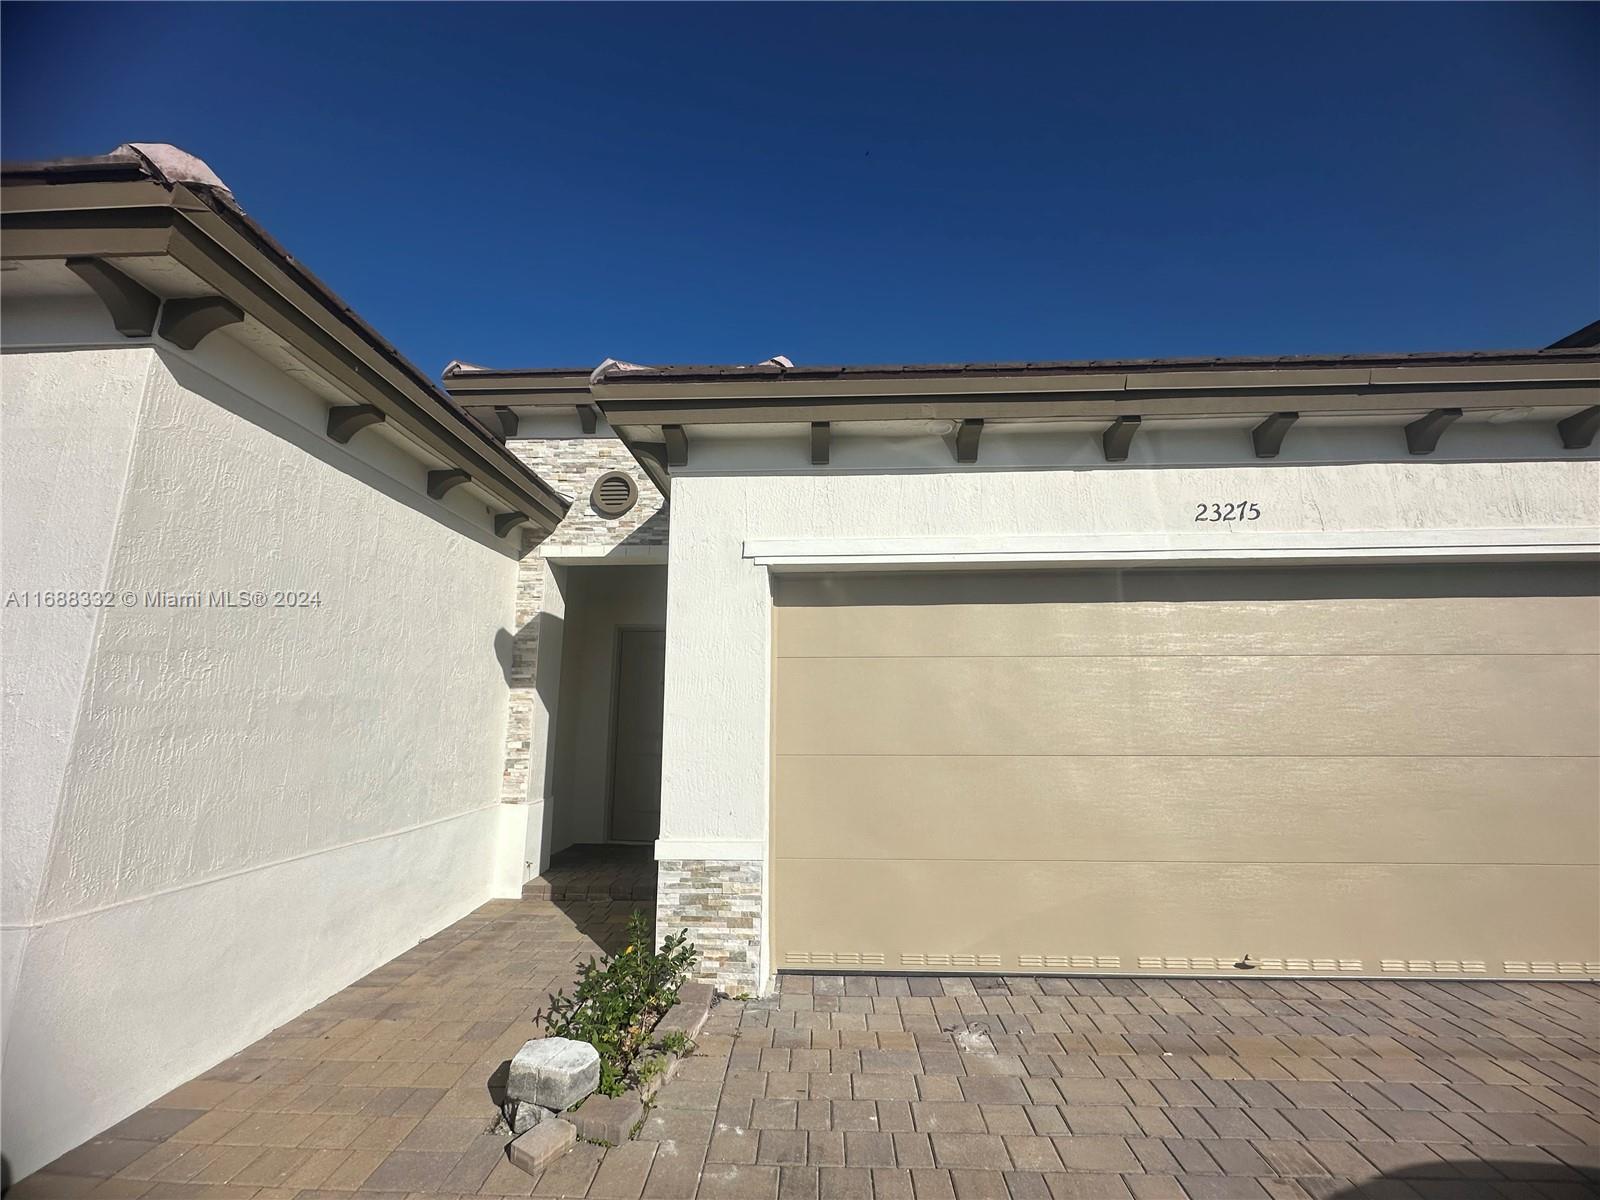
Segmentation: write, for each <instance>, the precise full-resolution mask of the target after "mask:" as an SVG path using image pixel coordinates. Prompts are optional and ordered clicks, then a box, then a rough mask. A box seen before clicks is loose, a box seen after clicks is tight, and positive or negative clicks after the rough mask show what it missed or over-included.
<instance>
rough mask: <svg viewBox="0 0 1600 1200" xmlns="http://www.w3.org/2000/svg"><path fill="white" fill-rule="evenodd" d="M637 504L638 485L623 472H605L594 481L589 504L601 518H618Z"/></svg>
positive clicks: (631, 477)
mask: <svg viewBox="0 0 1600 1200" xmlns="http://www.w3.org/2000/svg"><path fill="white" fill-rule="evenodd" d="M638 502H639V485H638V484H636V483H634V481H633V476H631V475H629V474H627V472H625V471H607V472H606V473H605V474H604V475H602V476H600V478H599V479H596V480H595V481H594V491H592V492H590V493H589V503H590V504H593V505H594V507H595V511H596V512H598V513H600V514H601V515H602V516H607V517H620V516H621V515H622V514H623V513H625V512H627V511H628V510H629V509H630V508H632V507H633V506H634V505H635V504H637V503H638Z"/></svg>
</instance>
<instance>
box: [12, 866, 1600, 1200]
mask: <svg viewBox="0 0 1600 1200" xmlns="http://www.w3.org/2000/svg"><path fill="white" fill-rule="evenodd" d="M594 886H595V887H596V888H597V889H598V892H599V894H600V895H604V894H606V889H607V887H608V886H609V887H610V888H611V889H612V890H616V888H617V885H616V883H615V881H611V882H610V883H608V882H607V880H605V879H602V880H600V881H599V882H598V883H597V884H595V885H594ZM541 890H542V889H541ZM626 892H627V889H626V888H623V889H622V893H623V894H626ZM557 893H558V895H560V889H557ZM574 896H581V893H579V892H575V891H569V892H568V893H567V894H566V895H565V898H559V899H557V900H554V901H552V900H545V899H524V900H522V901H520V902H518V901H497V902H494V903H492V904H489V905H486V906H484V907H483V908H482V909H480V910H479V911H478V912H476V913H474V914H473V915H472V916H471V917H468V918H467V919H466V920H464V921H461V922H458V923H457V924H456V925H454V926H452V927H451V928H450V929H448V930H445V931H444V932H443V933H441V934H439V935H438V936H437V937H435V938H432V939H429V941H427V942H425V943H423V944H422V945H420V946H418V947H417V948H416V949H415V950H413V951H411V952H409V953H407V954H405V955H402V956H401V957H400V958H398V959H396V960H395V961H394V962H392V963H390V964H389V965H388V966H386V967H384V968H382V969H381V970H379V971H378V972H376V973H374V974H373V975H372V976H369V977H368V978H366V979H364V980H361V981H360V982H358V983H357V984H355V985H354V986H352V987H350V988H347V989H346V990H345V991H343V992H341V993H339V994H338V995H337V996H334V997H332V998H331V999H330V1000H328V1001H327V1002H325V1003H323V1004H321V1005H318V1006H317V1007H316V1008H315V1009H313V1010H311V1011H310V1012H308V1013H306V1014H305V1015H304V1016H302V1017H300V1018H298V1019H296V1020H295V1021H292V1022H290V1023H289V1024H288V1025H286V1026H284V1027H283V1028H282V1029H279V1030H277V1031H276V1032H274V1033H273V1034H272V1035H270V1036H269V1037H267V1038H264V1039H262V1041H260V1042H258V1043H256V1044H255V1045H254V1046H251V1047H250V1048H248V1049H247V1050H245V1051H243V1052H242V1053H241V1054H239V1055H238V1056H236V1057H235V1058H233V1059H230V1060H228V1061H227V1062H225V1063H222V1064H220V1065H219V1066H218V1067H216V1068H215V1069H213V1070H211V1071H208V1072H206V1073H205V1074H204V1075H203V1076H201V1077H200V1078H199V1079H197V1080H194V1081H192V1082H190V1083H187V1084H185V1085H183V1086H182V1087H180V1088H178V1089H177V1090H176V1091H175V1092H173V1093H172V1094H171V1095H169V1096H167V1097H165V1098H163V1099H162V1100H160V1101H158V1102H157V1103H156V1104H154V1105H152V1106H151V1107H149V1108H147V1109H145V1110H143V1111H142V1112H140V1113H137V1114H135V1115H134V1116H133V1117H131V1118H129V1120H128V1121H126V1122H124V1123H123V1124H122V1125H120V1126H118V1127H117V1128H116V1129H113V1130H111V1131H110V1132H109V1133H108V1134H107V1135H106V1136H104V1137H101V1138H97V1139H95V1140H94V1141H93V1142H90V1143H88V1144H87V1145H85V1146H83V1147H80V1148H79V1149H78V1150H75V1151H73V1152H72V1153H70V1154H68V1155H66V1156H65V1157H64V1158H62V1159H60V1160H58V1162H57V1163H55V1164H52V1166H51V1167H49V1168H47V1169H46V1170H45V1171H44V1172H41V1173H39V1174H36V1175H34V1176H33V1177H31V1178H30V1179H28V1180H24V1181H23V1182H22V1184H21V1185H20V1186H19V1187H18V1188H17V1189H16V1190H15V1192H14V1193H13V1195H15V1196H16V1197H17V1198H18V1200H23V1197H26V1196H78V1195H95V1196H129V1197H132V1196H148V1197H181V1196H201V1195H204V1196H220V1197H257V1198H258V1200H265V1198H267V1197H296V1196H298V1197H301V1198H303V1200H310V1198H312V1197H322V1196H329V1197H341V1198H343V1200H350V1198H351V1197H352V1196H353V1195H361V1196H368V1197H370V1196H374V1195H386V1196H393V1197H402V1196H407V1195H428V1196H436V1195H441V1194H444V1195H455V1194H459V1195H468V1194H488V1195H530V1194H532V1195H539V1196H550V1197H559V1196H570V1197H579V1196H587V1197H595V1198H597V1200H599V1198H602V1197H604V1198H610V1200H632V1198H634V1197H638V1196H641V1195H643V1196H650V1197H662V1198H664V1200H669V1198H672V1197H681V1198H684V1200H688V1198H689V1197H694V1196H699V1197H707V1198H712V1197H729V1198H732V1200H773V1198H774V1197H779V1196H781V1197H798V1198H810V1200H821V1198H825V1197H840V1198H844V1197H861V1198H863V1200H871V1198H874V1197H875V1198H876V1200H890V1198H901V1197H904V1198H907V1200H911V1198H915V1200H930V1198H932V1197H944V1198H947V1200H950V1198H956V1197H959V1198H961V1200H967V1198H970V1197H997V1198H1004V1200H1032V1198H1037V1200H1063V1198H1065V1197H1091V1198H1102V1197H1103V1198H1106V1200H1118V1198H1124V1200H1125V1198H1127V1197H1130V1196H1133V1197H1173V1198H1176V1200H1181V1198H1183V1197H1191V1198H1193V1200H1200V1198H1202V1197H1222V1198H1224V1200H1233V1198H1236V1197H1237V1198H1239V1200H1246V1198H1250V1197H1263V1196H1273V1197H1301V1196H1319V1197H1320V1196H1336V1195H1337V1196H1350V1197H1358V1196H1359V1197H1367V1196H1370V1197H1415V1196H1427V1197H1452V1198H1453V1197H1464V1198H1471V1197H1475V1196H1486V1197H1504V1196H1514V1197H1523V1198H1534V1197H1539V1198H1550V1197H1566V1196H1578V1195H1591V1194H1593V1192H1592V1182H1591V1181H1593V1180H1595V1179H1600V1151H1597V1150H1596V1146H1597V1144H1600V1123H1597V1115H1600V1097H1597V1091H1600V1087H1597V1053H1596V1039H1597V1035H1600V989H1596V988H1595V987H1592V986H1589V985H1581V984H1536V983H1521V984H1511V985H1505V984H1482V983H1465V982H1463V983H1448V984H1435V983H1403V982H1381V983H1359V982H1350V981H1326V982H1310V983H1295V982H1288V981H1274V980H1264V979H1246V980H1240V981H1237V982H1235V981H1225V982H1202V981H1197V980H1156V979H1139V980H1128V979H1104V980H1090V979H1077V980H1055V979H1038V980H1035V979H933V978H911V979H907V978H886V977H880V978H863V977H838V976H834V977H828V976H815V977H787V976H786V977H784V979H783V981H782V990H781V993H780V994H779V995H777V996H775V997H773V998H771V999H764V1000H758V1001H751V1002H747V1003H739V1002H736V1001H724V1002H723V1003H721V1004H719V1005H718V1006H717V1008H716V1009H715V1010H714V1011H713V1017H712V1022H711V1024H710V1026H709V1027H708V1032H707V1034H706V1036H705V1037H704V1038H703V1039H702V1045H701V1053H699V1054H698V1055H696V1056H695V1057H693V1058H691V1059H689V1060H688V1061H687V1062H686V1063H685V1064H684V1066H683V1070H682V1071H681V1073H680V1074H679V1075H678V1076H677V1077H676V1078H675V1079H674V1080H673V1082H672V1083H671V1084H670V1085H669V1086H668V1087H667V1088H666V1089H665V1090H664V1092H663V1093H662V1095H661V1097H660V1102H659V1104H658V1106H657V1107H656V1109H655V1110H654V1112H653V1113H652V1115H651V1116H650V1119H649V1120H648V1122H647V1124H646V1126H645V1128H644V1130H643V1131H642V1134H641V1137H640V1140H638V1141H636V1142H632V1143H629V1144H628V1145H625V1146H621V1147H617V1148H614V1149H610V1150H605V1149H602V1148H601V1147H598V1146H590V1145H580V1146H578V1147H577V1148H576V1149H575V1150H574V1151H573V1152H572V1153H571V1154H569V1155H568V1156H567V1157H566V1158H564V1159H562V1160H560V1161H559V1162H557V1163H556V1164H555V1165H553V1166H551V1167H550V1168H549V1169H548V1170H546V1171H545V1172H544V1174H543V1175H542V1176H540V1177H539V1178H537V1179H535V1178H532V1177H530V1176H527V1175H524V1174H522V1173H521V1172H520V1171H517V1170H516V1169H515V1168H513V1167H511V1166H510V1165H509V1163H506V1162H505V1161H504V1159H503V1146H504V1141H505V1139H504V1138H503V1137H502V1136H500V1135H497V1134H494V1133H491V1132H489V1131H488V1130H489V1127H490V1125H491V1123H492V1121H493V1117H494V1108H493V1100H492V1098H491V1096H490V1093H489V1090H488V1088H487V1086H486V1083H487V1080H488V1079H489V1077H490V1075H491V1074H492V1072H493V1070H494V1068H495V1067H496V1066H498V1065H499V1064H500V1063H501V1062H503V1061H504V1060H505V1059H506V1058H507V1057H508V1056H509V1055H510V1054H511V1053H512V1052H513V1051H514V1050H515V1049H516V1047H517V1046H519V1045H520V1044H521V1042H522V1041H523V1040H524V1039H525V1038H526V1037H528V1036H531V1035H532V1033H533V1028H532V1026H531V1025H530V1023H529V1021H530V1018H531V1016H532V1014H533V1013H534V1011H535V1010H536V1009H537V1008H538V1007H539V1006H540V1005H541V1004H542V1003H543V1000H544V998H545V995H546V993H547V992H548V991H549V990H550V989H551V988H553V987H556V986H562V985H564V984H565V983H566V982H567V981H568V980H569V979H570V977H571V975H572V972H573V966H574V964H575V963H576V962H577V961H579V960H580V959H581V958H583V957H585V956H587V955H588V954H589V953H591V952H592V951H593V950H594V949H595V947H596V944H597V943H600V942H605V941H607V940H608V939H611V938H614V937H615V935H616V934H617V933H618V932H619V931H620V930H621V927H622V925H623V923H624V921H625V920H626V917H627V913H628V912H629V911H630V910H631V908H632V907H634V904H633V903H632V902H629V901H626V900H622V901H610V900H606V899H599V898H595V899H584V898H576V899H575V898H574ZM640 906H641V907H644V905H640ZM1586 1173H1587V1178H1586Z"/></svg>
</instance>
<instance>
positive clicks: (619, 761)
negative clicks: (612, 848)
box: [610, 628, 667, 842]
mask: <svg viewBox="0 0 1600 1200" xmlns="http://www.w3.org/2000/svg"><path fill="white" fill-rule="evenodd" d="M666 658H667V632H666V630H665V629H636V628H623V629H618V630H617V672H616V682H615V684H614V685H613V687H612V691H611V826H610V840H611V841H613V842H654V841H655V840H656V834H657V833H659V832H660V829H661V697H662V688H663V685H664V684H665V682H666Z"/></svg>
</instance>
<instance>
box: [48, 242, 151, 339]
mask: <svg viewBox="0 0 1600 1200" xmlns="http://www.w3.org/2000/svg"><path fill="white" fill-rule="evenodd" d="M67 270H69V271H71V272H72V273H73V274H74V275H76V276H77V277H78V278H79V279H81V280H83V281H84V282H85V283H87V284H88V285H89V286H90V287H91V288H93V289H94V294H95V295H96V296H99V297H100V303H101V304H104V305H105V306H106V311H107V312H108V313H110V314H111V323H112V324H113V325H115V326H116V327H117V332H118V333H120V334H122V336H123V337H149V336H150V335H151V334H152V333H154V332H155V328H156V313H157V312H158V311H159V310H160V308H161V297H160V296H157V295H156V294H155V293H154V292H152V291H151V290H150V289H149V288H147V287H145V286H144V285H143V284H140V283H135V282H134V281H133V280H132V279H130V278H128V276H126V275H124V274H123V273H122V272H121V271H119V270H117V269H116V268H115V267H113V266H112V265H111V264H110V263H108V262H106V261H105V259H103V258H69V259H67Z"/></svg>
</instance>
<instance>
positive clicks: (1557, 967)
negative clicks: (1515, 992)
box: [1505, 961, 1600, 975]
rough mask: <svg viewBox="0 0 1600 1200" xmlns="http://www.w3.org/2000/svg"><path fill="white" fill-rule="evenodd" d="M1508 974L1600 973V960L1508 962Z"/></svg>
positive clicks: (1506, 967) (1506, 969)
mask: <svg viewBox="0 0 1600 1200" xmlns="http://www.w3.org/2000/svg"><path fill="white" fill-rule="evenodd" d="M1505 971H1506V974H1507V975H1600V962H1570V961H1569V962H1544V961H1540V962H1508V963H1506V964H1505Z"/></svg>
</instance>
